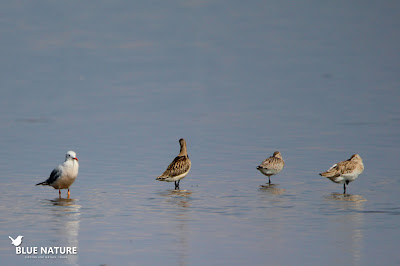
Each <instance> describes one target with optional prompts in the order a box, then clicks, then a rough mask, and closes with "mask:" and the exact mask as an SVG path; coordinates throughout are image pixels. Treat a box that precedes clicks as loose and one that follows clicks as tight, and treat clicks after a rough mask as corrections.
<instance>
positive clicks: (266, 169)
mask: <svg viewBox="0 0 400 266" xmlns="http://www.w3.org/2000/svg"><path fill="white" fill-rule="evenodd" d="M284 166H285V161H284V160H283V158H282V155H281V153H280V152H279V151H276V152H274V154H273V155H272V156H271V157H269V158H267V159H265V160H264V161H263V162H262V163H261V164H260V165H259V166H257V170H259V171H260V172H261V173H263V174H264V175H266V176H268V184H271V176H272V175H276V174H278V173H279V172H280V171H282V169H283V167H284Z"/></svg>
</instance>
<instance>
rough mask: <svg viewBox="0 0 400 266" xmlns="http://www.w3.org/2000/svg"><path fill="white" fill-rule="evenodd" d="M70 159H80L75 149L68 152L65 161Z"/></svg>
mask: <svg viewBox="0 0 400 266" xmlns="http://www.w3.org/2000/svg"><path fill="white" fill-rule="evenodd" d="M68 160H76V161H78V157H76V153H75V152H74V151H69V152H67V154H66V155H65V161H68Z"/></svg>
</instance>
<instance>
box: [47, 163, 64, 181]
mask: <svg viewBox="0 0 400 266" xmlns="http://www.w3.org/2000/svg"><path fill="white" fill-rule="evenodd" d="M60 176H61V169H59V168H58V167H57V168H54V170H53V171H52V172H51V174H50V177H49V178H48V179H47V180H46V183H47V184H51V183H53V182H55V181H56V180H57V179H58V178H59V177H60Z"/></svg>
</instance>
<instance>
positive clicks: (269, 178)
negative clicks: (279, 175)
mask: <svg viewBox="0 0 400 266" xmlns="http://www.w3.org/2000/svg"><path fill="white" fill-rule="evenodd" d="M268 184H271V177H270V176H268Z"/></svg>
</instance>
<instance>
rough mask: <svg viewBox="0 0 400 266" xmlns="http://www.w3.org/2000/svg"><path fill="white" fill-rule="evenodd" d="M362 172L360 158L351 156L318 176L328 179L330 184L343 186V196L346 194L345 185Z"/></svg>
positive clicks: (354, 155)
mask: <svg viewBox="0 0 400 266" xmlns="http://www.w3.org/2000/svg"><path fill="white" fill-rule="evenodd" d="M363 171H364V164H363V161H362V159H361V156H360V155H358V154H353V155H352V156H351V157H350V159H348V160H346V161H342V162H340V163H337V164H334V165H332V167H331V168H329V169H328V171H326V172H323V173H320V174H319V175H321V176H324V177H326V178H329V179H330V180H331V181H332V182H335V183H339V184H343V194H346V185H348V184H349V183H350V182H352V181H354V180H355V179H356V178H357V177H358V176H359V175H360V174H361V173H362V172H363Z"/></svg>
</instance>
